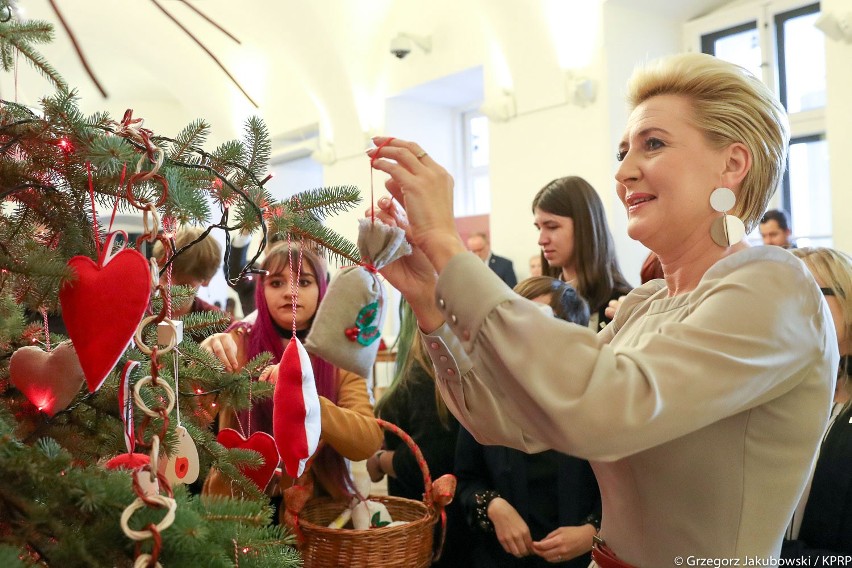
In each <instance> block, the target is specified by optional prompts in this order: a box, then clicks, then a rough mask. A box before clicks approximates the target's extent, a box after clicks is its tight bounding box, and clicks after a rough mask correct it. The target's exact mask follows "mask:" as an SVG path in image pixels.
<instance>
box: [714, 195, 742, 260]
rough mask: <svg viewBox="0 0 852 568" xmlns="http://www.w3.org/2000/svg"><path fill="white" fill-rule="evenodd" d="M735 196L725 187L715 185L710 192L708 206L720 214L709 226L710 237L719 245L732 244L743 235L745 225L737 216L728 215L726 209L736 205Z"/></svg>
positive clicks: (727, 245)
mask: <svg viewBox="0 0 852 568" xmlns="http://www.w3.org/2000/svg"><path fill="white" fill-rule="evenodd" d="M736 202H737V197H736V195H734V192H733V191H731V190H730V189H728V188H727V187H717V188H716V189H714V190H713V193H711V194H710V206H711V207H712V208H713V210H714V211H718V212H719V213H722V216H721V217H719V218H718V219H716V220H715V221H713V225H712V226H711V227H710V237H711V238H712V239H713V242H714V243H716V244H717V245H719V246H720V247H725V248H727V247H729V246H732V245H734V244H736V243H738V242H740V241H741V240H743V237H745V225H743V222H742V220H741V219H740V218H739V217H735V216H733V215H728V214H727V213H728V211H730V210H731V209H733V207H734V205H736Z"/></svg>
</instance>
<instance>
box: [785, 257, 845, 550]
mask: <svg viewBox="0 0 852 568" xmlns="http://www.w3.org/2000/svg"><path fill="white" fill-rule="evenodd" d="M792 252H793V254H794V255H795V256H797V257H799V258H801V259H802V261H803V262H804V263H805V266H807V267H808V269H809V270H810V271H811V273H812V274H813V276H814V278H815V279H816V282H817V284H818V285H819V286H820V290H821V291H822V293H823V295H824V296H825V300H826V302H827V303H828V307H829V309H830V310H831V315H832V318H833V319H834V327H835V329H836V331H837V345H838V348H839V351H840V356H841V357H840V365H839V366H838V369H837V387H836V390H835V395H834V405H833V408H832V421H831V422H830V423H829V426H828V432H827V433H826V435H825V437H824V438H823V442H822V446H821V448H820V452H819V457H818V458H817V461H816V465H815V467H814V472H813V476H812V478H811V479H810V480H809V481H810V483H809V485H808V486H806V487H805V492H804V494H803V495H802V498H801V500H800V501H799V505H798V507H796V510H795V511H794V513H793V520H792V522H791V523H790V526H789V527H788V529H787V535H786V536H787V540H785V541H784V546H783V548H782V553H781V556H782V558H797V559H799V558H807V559H809V561H810V562H811V563H813V565H816V564H817V563H818V562H819V560H822V559H824V558H826V557H829V556H840V557H843V556H848V555H850V554H852V467H850V466H849V464H850V463H852V405H850V403H849V376H850V373H852V365H850V362H849V359H850V355H852V257H850V256H849V255H847V254H845V253H842V252H840V251H837V250H834V249H830V248H801V249H795V250H793V251H792ZM800 565H802V566H807V565H812V564H810V563H809V564H800Z"/></svg>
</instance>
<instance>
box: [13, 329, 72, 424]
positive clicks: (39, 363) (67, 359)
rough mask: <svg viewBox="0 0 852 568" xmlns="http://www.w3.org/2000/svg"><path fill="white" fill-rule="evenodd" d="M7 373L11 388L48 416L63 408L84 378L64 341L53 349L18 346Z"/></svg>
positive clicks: (66, 405) (70, 348) (67, 343)
mask: <svg viewBox="0 0 852 568" xmlns="http://www.w3.org/2000/svg"><path fill="white" fill-rule="evenodd" d="M9 375H10V377H11V379H12V384H13V385H15V388H17V389H18V390H19V391H21V392H22V393H24V396H26V397H27V399H28V400H29V401H30V402H31V403H33V404H34V405H35V406H36V408H38V409H39V410H41V411H43V412H45V413H47V414H48V415H50V416H53V415H54V414H56V413H57V412H59V411H60V410H63V409H65V408H67V407H68V405H69V404H71V401H72V400H74V397H75V396H77V393H79V392H80V387H82V386H83V382H84V381H85V377H84V375H83V369H82V367H80V361H79V360H78V359H77V353H75V352H74V346H73V345H72V344H71V343H70V342H68V341H66V342H63V343H60V344H59V345H58V346H57V347H56V349H54V350H53V351H42V350H41V349H40V348H39V347H35V346H27V347H21V348H20V349H18V350H17V351H15V352H14V353H12V359H11V361H10V362H9Z"/></svg>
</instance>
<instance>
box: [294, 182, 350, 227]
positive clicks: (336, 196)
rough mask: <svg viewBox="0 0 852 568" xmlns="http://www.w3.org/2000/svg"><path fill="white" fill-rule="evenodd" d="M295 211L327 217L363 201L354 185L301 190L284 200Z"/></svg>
mask: <svg viewBox="0 0 852 568" xmlns="http://www.w3.org/2000/svg"><path fill="white" fill-rule="evenodd" d="M284 203H285V205H286V207H287V209H289V210H290V211H293V212H294V213H300V212H308V211H310V212H311V214H313V215H314V216H316V217H318V218H320V219H325V218H326V217H329V216H331V215H335V214H338V213H343V212H345V211H349V210H351V209H352V208H354V207H356V206H357V205H358V204H359V203H361V192H360V191H358V188H357V187H355V186H354V185H337V186H332V187H321V188H317V189H309V190H306V191H301V192H299V193H298V194H296V195H294V196H293V197H291V198H290V199H289V200H287V201H286V202H284Z"/></svg>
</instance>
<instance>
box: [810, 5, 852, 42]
mask: <svg viewBox="0 0 852 568" xmlns="http://www.w3.org/2000/svg"><path fill="white" fill-rule="evenodd" d="M814 26H815V27H816V28H817V29H818V30H819V31H821V32H822V33H824V34H825V35H826V37H828V38H830V39H833V40H834V41H842V42H844V43H852V14H844V15H843V16H839V17H838V16H835V15H834V14H832V13H830V12H823V13H822V14H820V15H819V17H818V18H817V19H816V21H815V22H814Z"/></svg>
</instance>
